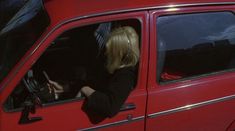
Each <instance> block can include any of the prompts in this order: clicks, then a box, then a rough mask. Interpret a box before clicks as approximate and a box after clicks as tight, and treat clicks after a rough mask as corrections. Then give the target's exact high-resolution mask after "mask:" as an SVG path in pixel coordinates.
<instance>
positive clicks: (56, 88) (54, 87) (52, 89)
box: [47, 80, 64, 100]
mask: <svg viewBox="0 0 235 131" xmlns="http://www.w3.org/2000/svg"><path fill="white" fill-rule="evenodd" d="M48 82H49V83H48V84H47V86H48V89H49V93H50V94H51V93H54V94H55V99H56V100H57V99H58V98H59V94H61V93H63V92H64V88H63V86H61V85H60V84H59V83H57V82H55V81H52V80H49V81H48Z"/></svg>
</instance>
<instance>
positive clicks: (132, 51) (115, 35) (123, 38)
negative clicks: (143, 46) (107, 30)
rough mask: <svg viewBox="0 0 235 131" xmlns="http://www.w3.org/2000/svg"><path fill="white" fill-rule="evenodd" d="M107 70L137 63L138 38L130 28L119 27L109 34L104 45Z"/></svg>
mask: <svg viewBox="0 0 235 131" xmlns="http://www.w3.org/2000/svg"><path fill="white" fill-rule="evenodd" d="M106 56H107V69H108V71H109V73H113V72H114V71H115V70H116V69H119V68H123V67H129V66H135V65H136V64H137V63H138V61H139V37H138V35H137V33H136V31H135V30H134V29H133V28H132V27H130V26H125V27H119V28H117V29H115V30H113V31H112V32H111V35H110V37H109V39H108V41H107V43H106Z"/></svg>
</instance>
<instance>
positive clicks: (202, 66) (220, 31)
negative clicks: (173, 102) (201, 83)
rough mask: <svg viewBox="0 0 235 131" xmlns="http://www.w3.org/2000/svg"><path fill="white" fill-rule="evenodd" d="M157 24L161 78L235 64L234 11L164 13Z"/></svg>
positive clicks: (233, 66) (192, 75) (202, 72)
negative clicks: (166, 14) (165, 14)
mask: <svg viewBox="0 0 235 131" xmlns="http://www.w3.org/2000/svg"><path fill="white" fill-rule="evenodd" d="M156 24H157V44H158V46H157V51H158V57H157V59H158V65H157V72H158V74H157V79H158V81H159V82H166V81H172V80H179V79H183V78H189V77H194V76H201V75H207V74H211V73H216V72H221V71H225V70H230V69H234V68H235V15H234V14H233V13H232V12H209V13H197V14H181V15H168V16H161V17H158V18H157V23H156Z"/></svg>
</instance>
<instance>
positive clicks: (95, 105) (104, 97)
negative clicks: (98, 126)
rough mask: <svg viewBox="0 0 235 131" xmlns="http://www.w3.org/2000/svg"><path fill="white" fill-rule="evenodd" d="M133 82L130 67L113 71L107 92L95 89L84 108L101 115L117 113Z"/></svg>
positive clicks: (108, 115)
mask: <svg viewBox="0 0 235 131" xmlns="http://www.w3.org/2000/svg"><path fill="white" fill-rule="evenodd" d="M134 84H135V73H134V71H133V70H130V69H121V70H120V71H117V72H115V74H114V76H113V78H112V79H111V82H110V83H109V86H108V87H107V92H106V91H105V92H99V91H95V92H94V93H93V94H92V95H91V96H89V97H88V99H87V101H86V102H85V108H86V109H87V110H90V111H92V112H95V113H96V114H99V115H102V116H103V117H112V116H114V115H115V114H117V113H118V111H119V110H120V108H121V106H122V105H123V103H124V102H125V100H126V99H127V97H128V96H129V94H130V92H131V90H132V88H133V86H134Z"/></svg>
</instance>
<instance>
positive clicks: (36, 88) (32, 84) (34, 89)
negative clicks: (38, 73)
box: [23, 70, 42, 106]
mask: <svg viewBox="0 0 235 131" xmlns="http://www.w3.org/2000/svg"><path fill="white" fill-rule="evenodd" d="M23 82H24V85H25V87H26V88H27V90H28V91H29V93H30V96H31V97H32V100H33V101H34V102H35V103H36V104H38V105H40V106H42V102H41V100H40V98H39V97H38V95H37V93H38V92H40V89H41V87H40V84H39V83H38V82H37V81H36V79H35V78H34V76H33V70H29V71H28V73H27V74H26V76H25V77H24V78H23Z"/></svg>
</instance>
